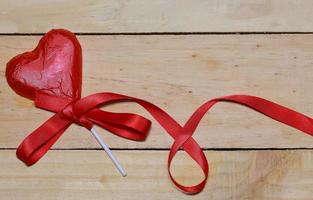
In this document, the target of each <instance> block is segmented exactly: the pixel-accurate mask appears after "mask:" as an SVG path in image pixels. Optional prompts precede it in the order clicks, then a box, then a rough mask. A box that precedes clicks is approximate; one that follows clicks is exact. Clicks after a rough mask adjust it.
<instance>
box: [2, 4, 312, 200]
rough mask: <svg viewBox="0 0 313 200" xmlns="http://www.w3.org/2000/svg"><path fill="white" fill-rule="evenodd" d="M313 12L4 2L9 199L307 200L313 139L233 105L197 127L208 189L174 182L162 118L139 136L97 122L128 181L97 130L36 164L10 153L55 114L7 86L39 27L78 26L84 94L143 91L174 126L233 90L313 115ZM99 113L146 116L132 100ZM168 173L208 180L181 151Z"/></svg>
mask: <svg viewBox="0 0 313 200" xmlns="http://www.w3.org/2000/svg"><path fill="white" fill-rule="evenodd" d="M312 8H313V3H312V2H311V1H309V0H302V1H282V0H272V1H266V0H263V1H259V0H257V1H253V2H252V1H248V0H234V1H218V0H211V1H192V2H191V1H137V0H131V1H124V0H121V1H112V0H108V1H100V0H88V1H74V0H73V1H71V0H60V1H49V0H46V1H35V0H31V1H8V0H4V1H1V2H0V34H1V35H0V77H1V78H0V125H1V131H0V133H1V134H0V197H1V199H2V198H3V199H26V200H27V199H43V196H44V195H45V198H44V199H205V200H206V199H227V200H228V199H232V200H237V199H240V200H241V199H258V200H259V199H266V200H267V199H270V200H283V199H284V200H285V199H287V200H296V199H297V200H298V199H303V200H304V199H305V200H309V199H312V196H313V189H312V184H313V138H312V137H310V136H308V135H305V134H303V133H301V132H299V131H297V130H295V129H292V128H289V127H287V126H285V125H282V124H280V123H277V122H275V121H272V120H271V119H268V118H266V117H264V116H262V115H261V114H259V113H256V112H254V111H252V110H249V109H247V108H245V107H241V106H238V105H234V104H229V103H221V104H219V105H216V106H215V107H214V108H213V109H212V110H211V111H210V112H209V113H208V114H207V115H206V116H205V117H204V119H203V120H202V122H201V123H200V126H199V128H198V129H197V131H196V133H195V136H194V138H195V139H196V140H197V141H198V142H199V144H200V145H201V147H203V148H205V154H206V155H207V158H208V160H209V163H210V177H209V180H208V183H207V186H206V188H205V189H204V191H203V192H202V193H200V194H198V195H195V196H187V195H184V194H182V193H181V192H179V191H178V190H176V189H175V187H174V186H173V185H172V183H171V182H170V179H169V178H168V175H167V171H166V169H167V166H166V163H167V155H168V149H169V147H170V145H171V143H172V140H171V138H170V137H169V136H168V135H167V134H166V133H165V132H164V131H163V130H162V129H161V127H160V126H159V125H158V124H157V123H156V122H155V121H154V120H152V121H153V127H152V129H151V132H150V136H149V138H148V139H147V141H145V142H133V141H127V140H125V139H122V138H118V137H116V136H114V135H112V134H110V133H108V132H107V131H105V130H100V129H99V132H100V133H101V135H102V136H103V137H104V138H105V140H106V141H107V142H108V143H109V145H110V146H111V147H112V148H114V149H118V150H115V151H114V153H115V154H116V155H117V157H118V158H119V160H120V161H121V162H122V164H123V166H124V167H125V168H126V170H127V172H128V176H127V177H126V178H122V177H120V175H119V174H118V172H117V171H116V169H115V168H113V165H112V164H111V162H110V161H109V159H108V158H107V157H106V156H105V153H104V152H103V151H101V150H99V146H98V144H97V143H96V142H95V140H94V139H93V138H92V136H91V135H90V133H89V132H88V131H86V130H85V129H83V128H81V127H78V126H75V125H73V126H71V127H70V129H69V130H67V131H66V133H65V134H64V135H63V136H62V137H61V139H60V140H59V141H58V142H57V144H56V145H55V146H54V147H53V149H54V150H51V151H50V152H48V154H47V156H45V157H44V158H43V159H42V160H41V161H40V162H39V163H38V164H36V165H35V166H33V167H30V168H28V167H26V166H24V165H23V164H22V163H21V162H20V161H19V160H17V158H16V157H15V149H16V147H17V145H18V144H19V143H20V142H21V140H22V139H23V138H24V137H25V136H26V135H27V134H28V133H30V132H31V131H32V130H34V129H35V128H36V127H38V126H39V125H40V124H41V123H43V122H44V121H45V120H46V119H48V117H49V116H51V115H52V113H49V112H47V111H42V110H39V109H36V108H34V106H33V104H32V102H31V101H29V100H27V99H24V98H22V97H19V96H18V95H16V94H15V93H14V92H13V91H12V90H11V89H10V88H9V87H8V85H7V83H6V80H5V64H6V62H7V61H8V60H9V59H10V58H11V57H13V56H15V55H16V54H19V53H22V52H24V51H29V50H31V49H33V48H34V47H35V45H36V44H37V42H38V40H39V38H40V37H41V36H38V35H35V34H36V33H44V32H46V31H48V30H49V29H51V28H54V27H62V28H69V29H71V30H72V31H75V32H77V33H84V34H83V35H79V36H78V38H79V40H80V42H81V45H82V47H83V53H84V54H83V57H84V63H83V66H84V73H83V95H87V94H91V93H94V92H99V91H112V92H118V93H123V94H127V95H131V96H137V97H141V98H144V99H147V100H149V101H151V102H153V103H155V104H157V105H159V106H160V107H162V108H164V109H165V110H167V111H168V112H169V113H170V114H171V115H172V116H173V117H174V118H175V119H177V120H178V121H179V122H180V123H184V122H185V121H186V120H187V118H188V117H189V116H190V115H191V113H192V112H193V111H194V110H195V109H196V108H197V107H198V106H199V105H201V104H202V103H203V102H205V101H206V100H209V99H211V98H214V97H217V96H222V95H229V94H238V93H239V94H251V95H257V96H262V97H264V98H267V99H269V100H272V101H275V102H277V103H281V104H283V105H286V106H289V107H291V108H293V109H296V110H297V111H300V112H303V113H305V114H307V115H310V116H313V109H312V108H313V97H312V95H311V93H312V83H313V73H312V71H313V56H312V52H313V51H312V48H313V34H311V32H313V26H312V23H313V21H312V19H313V16H312V15H313V14H312V12H311V11H312ZM65 12H66V13H65ZM64 13H65V14H64ZM164 32H167V33H166V34H158V33H164ZM190 32H199V33H193V34H190ZM200 32H202V33H201V34H200ZM245 32H249V33H247V34H246V33H245ZM264 32H266V33H264ZM268 32H279V34H277V33H276V34H269V33H268ZM299 32H303V33H301V34H299ZM121 33H123V34H121ZM125 33H127V34H125ZM236 33H243V34H236ZM20 34H22V35H20ZM130 105H132V106H130ZM182 108H183V109H182ZM104 109H105V110H110V111H116V112H120V111H123V112H124V111H128V112H135V113H139V114H142V115H144V116H146V117H148V118H149V119H152V118H151V117H150V116H149V115H148V114H147V113H146V112H145V111H144V110H143V109H142V108H140V107H139V106H137V105H134V104H129V103H123V104H118V105H112V106H108V107H105V108H104ZM77 149H80V150H77ZM172 169H173V171H174V174H175V177H177V179H178V180H179V181H181V182H182V183H186V184H195V183H197V182H198V181H200V180H201V178H202V174H201V171H200V170H199V168H198V167H197V166H196V165H195V163H193V162H192V161H191V160H190V158H189V157H188V156H186V155H185V154H184V153H182V152H180V153H179V154H178V155H177V157H175V161H174V166H173V168H172Z"/></svg>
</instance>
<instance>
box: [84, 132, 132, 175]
mask: <svg viewBox="0 0 313 200" xmlns="http://www.w3.org/2000/svg"><path fill="white" fill-rule="evenodd" d="M90 131H91V133H92V135H93V136H94V137H95V138H96V140H97V141H98V143H99V144H100V145H101V146H102V148H103V149H104V151H105V152H106V153H107V154H108V156H109V157H110V159H111V160H112V162H113V163H114V165H115V167H116V168H117V169H118V171H119V172H120V173H121V175H122V176H124V177H125V176H126V175H127V174H126V172H125V170H124V169H123V167H122V166H121V164H120V163H119V162H118V160H117V159H116V158H115V156H114V155H113V154H112V152H111V150H110V149H109V147H108V145H107V144H106V143H105V142H104V141H103V139H102V138H101V137H100V136H99V134H98V133H97V131H96V129H95V128H94V127H92V128H91V129H90Z"/></svg>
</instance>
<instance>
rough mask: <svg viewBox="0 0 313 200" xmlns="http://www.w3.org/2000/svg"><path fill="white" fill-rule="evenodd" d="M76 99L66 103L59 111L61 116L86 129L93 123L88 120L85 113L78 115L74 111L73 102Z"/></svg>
mask: <svg viewBox="0 0 313 200" xmlns="http://www.w3.org/2000/svg"><path fill="white" fill-rule="evenodd" d="M76 102H77V101H73V102H72V103H70V104H68V105H67V106H66V107H65V108H64V109H63V110H62V111H61V113H62V114H63V116H64V117H65V118H66V119H68V120H70V121H72V122H73V123H76V124H78V125H80V126H83V127H85V128H86V129H88V130H90V129H91V128H92V126H93V123H92V122H91V121H90V120H88V118H87V117H86V116H85V115H81V116H78V115H77V114H76V112H75V109H74V108H75V103H76Z"/></svg>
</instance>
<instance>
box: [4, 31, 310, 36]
mask: <svg viewBox="0 0 313 200" xmlns="http://www.w3.org/2000/svg"><path fill="white" fill-rule="evenodd" d="M74 33H75V34H76V35H90V36H93V35H126V36H127V35H296V34H299V35H301V34H313V32H312V31H306V32H301V31H289V32H288V31H285V32H268V31H266V32H262V31H261V32H111V33H104V32H99V33H92V32H74ZM44 34H45V32H42V33H0V36H39V35H44Z"/></svg>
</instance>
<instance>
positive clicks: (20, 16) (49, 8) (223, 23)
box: [0, 0, 313, 33]
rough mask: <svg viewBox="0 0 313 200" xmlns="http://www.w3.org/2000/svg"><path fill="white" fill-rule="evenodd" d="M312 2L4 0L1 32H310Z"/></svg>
mask: <svg viewBox="0 0 313 200" xmlns="http://www.w3.org/2000/svg"><path fill="white" fill-rule="evenodd" d="M312 8H313V5H312V1H311V0H300V1H292V0H287V1H286V0H254V1H250V0H232V1H222V2H221V1H220V0H210V1H206V0H195V1H186V0H184V1H181V0H173V1H165V0H161V1H141V0H120V1H115V0H106V1H103V0H79V1H77V0H58V1H55V0H45V1H38V0H28V1H24V0H16V1H11V0H2V1H1V2H0V32H3V33H38V32H39V33H43V32H46V31H48V30H50V29H51V28H52V27H64V28H68V29H71V30H73V31H75V32H82V33H110V32H114V33H116V32H122V33H130V32H259V31H261V32H264V31H266V32H282V31H283V32H284V31H290V32H294V31H296V32H305V31H311V32H312V31H313V27H312V23H313V13H312Z"/></svg>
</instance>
